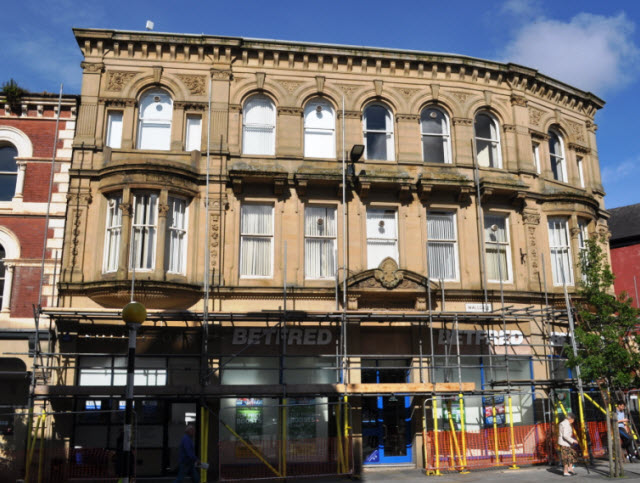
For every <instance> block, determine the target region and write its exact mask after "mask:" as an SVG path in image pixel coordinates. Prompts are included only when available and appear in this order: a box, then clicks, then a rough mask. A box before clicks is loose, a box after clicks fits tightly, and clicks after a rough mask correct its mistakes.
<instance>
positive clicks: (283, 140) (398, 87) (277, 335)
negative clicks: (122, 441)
mask: <svg viewBox="0 0 640 483" xmlns="http://www.w3.org/2000/svg"><path fill="white" fill-rule="evenodd" d="M74 33H75V36H76V39H77V41H78V45H79V47H80V49H81V50H82V53H83V55H84V62H83V64H82V66H83V69H84V73H83V82H82V95H81V104H80V108H79V115H78V126H77V131H76V136H75V139H74V142H73V147H74V151H73V160H72V166H71V171H70V179H71V181H70V187H69V205H68V210H67V228H66V232H65V248H64V254H63V267H62V271H61V279H60V287H59V291H60V309H56V310H52V311H50V312H49V316H50V317H51V318H52V320H53V322H54V325H55V327H56V329H57V335H58V339H57V342H58V345H57V347H58V350H60V352H61V353H64V354H65V356H64V360H65V363H66V364H67V367H69V370H68V371H65V372H64V374H62V373H61V374H60V378H59V379H58V380H56V381H55V382H52V383H50V384H48V385H46V386H42V387H39V388H38V391H37V396H38V397H39V398H43V399H46V400H47V401H50V402H51V404H52V405H53V407H54V408H56V409H75V410H86V411H91V410H96V409H105V408H110V409H112V410H117V409H118V408H119V407H120V405H121V403H120V402H119V401H120V399H121V398H122V394H123V388H122V385H123V384H124V368H125V367H126V361H125V358H124V354H125V353H126V340H125V339H124V336H125V334H126V331H125V329H124V327H123V324H122V322H121V320H120V318H119V311H120V309H121V308H122V307H123V306H124V305H125V304H126V303H127V302H128V301H129V300H130V299H131V289H132V285H133V287H134V297H135V299H136V300H138V301H140V302H142V303H144V304H145V305H146V306H147V308H148V310H149V316H148V320H147V322H145V324H144V325H143V326H142V328H141V329H140V332H139V337H138V354H139V357H138V359H137V361H136V367H137V373H136V374H137V375H136V390H135V394H136V397H137V402H136V411H137V414H138V436H137V438H138V439H137V447H138V449H137V470H138V472H139V474H155V475H157V474H161V473H163V472H165V471H166V468H169V467H171V466H175V464H176V456H177V449H176V446H177V442H178V441H179V434H180V432H181V431H182V427H183V424H184V423H185V422H186V421H189V420H196V421H197V422H201V418H203V417H204V416H201V415H202V414H204V413H201V412H200V411H201V409H202V408H205V409H206V410H207V411H210V414H211V415H212V416H211V420H210V422H209V432H208V433H204V432H203V431H202V425H201V426H200V441H199V444H200V446H201V447H203V441H202V438H204V437H205V436H204V435H206V434H208V442H209V445H208V447H209V452H208V453H209V455H208V457H209V461H210V462H212V463H216V464H212V466H211V468H210V471H211V472H212V473H211V475H213V474H215V472H217V471H220V472H221V476H222V477H225V475H226V476H227V477H229V478H231V477H233V475H236V473H233V471H236V470H237V471H240V473H237V475H240V476H238V477H239V478H241V477H249V476H252V475H251V474H250V468H251V467H252V465H254V466H260V467H261V468H262V469H263V470H264V468H266V466H265V465H263V464H262V463H261V462H260V461H259V460H257V459H255V458H254V455H253V454H252V453H251V452H249V451H248V450H247V449H246V448H245V449H242V448H243V447H242V445H239V446H237V445H236V446H233V444H236V443H237V442H238V440H239V439H238V438H239V437H242V436H243V435H244V438H246V439H249V440H251V441H252V442H253V444H254V448H259V449H260V451H261V452H262V455H263V456H264V458H265V459H266V460H268V461H272V458H275V456H274V455H273V454H271V453H270V451H271V450H269V449H268V447H267V446H268V445H266V443H265V441H270V440H281V439H282V438H283V433H282V431H281V428H280V429H278V427H279V426H278V424H276V423H273V421H276V420H277V419H278V415H280V416H282V414H285V415H286V414H287V413H286V412H284V413H283V412H280V409H279V408H281V407H282V406H283V405H284V404H288V405H296V404H298V405H299V406H300V407H306V408H307V409H306V410H305V411H307V412H304V411H302V410H298V411H297V412H295V411H293V410H292V409H289V413H288V414H289V415H288V416H285V419H286V417H289V418H294V419H295V418H299V419H300V421H303V422H304V421H306V423H304V424H303V423H300V424H297V423H296V424H293V423H291V421H290V427H289V437H290V438H291V439H294V440H295V439H296V438H297V439H299V440H304V441H306V442H307V443H306V444H307V445H311V446H306V447H305V448H306V450H305V451H306V452H303V451H302V450H301V449H300V448H298V450H299V451H298V450H295V451H294V450H292V453H291V455H290V459H289V464H291V462H292V461H294V462H298V463H300V464H302V463H305V464H306V463H309V464H311V463H313V464H317V463H318V461H320V460H322V458H325V457H326V458H329V456H327V455H329V454H330V453H331V451H330V450H328V449H327V450H326V451H325V450H323V449H322V448H321V446H320V443H318V441H331V440H332V438H333V439H334V440H335V438H336V436H337V435H339V434H340V432H341V429H336V428H341V426H340V424H341V423H340V414H339V411H338V412H336V410H335V407H334V406H332V405H333V404H334V403H336V402H337V401H338V400H343V397H344V396H347V397H348V402H349V404H350V407H351V408H352V409H351V410H350V412H349V420H348V421H349V423H348V425H347V433H348V435H349V437H350V438H351V441H352V443H353V446H352V449H353V454H354V461H355V463H354V464H355V466H356V467H358V466H359V465H361V464H363V463H364V464H366V465H377V464H384V463H391V464H394V463H403V464H421V463H420V462H421V458H422V454H421V451H420V444H421V441H422V439H421V438H422V436H421V433H420V430H419V428H420V420H421V411H422V409H421V408H422V404H423V401H424V399H425V397H427V396H429V395H433V394H435V392H434V391H436V392H437V391H444V392H447V391H455V392H458V391H462V392H465V393H470V392H472V391H475V393H476V394H480V393H482V391H491V390H495V389H496V388H497V387H513V386H516V385H518V384H520V386H519V387H527V388H529V389H528V390H530V389H531V386H532V385H533V386H535V387H536V388H538V389H539V390H541V391H544V390H547V389H548V387H549V384H551V383H550V382H549V381H553V380H556V379H560V380H565V379H567V377H568V376H567V374H566V371H565V370H564V366H563V365H562V364H561V363H558V364H553V363H552V364H549V361H553V360H554V359H555V358H556V356H557V355H558V348H557V347H556V343H557V338H558V337H561V336H563V335H564V334H566V332H567V329H566V324H565V323H564V322H563V320H562V317H561V316H560V315H558V313H556V312H554V310H555V309H549V307H556V306H558V307H560V306H562V307H564V305H562V304H564V297H563V290H564V286H565V285H566V286H567V288H568V290H569V292H572V291H574V289H575V286H576V281H577V280H579V278H580V273H579V269H578V268H577V260H578V254H579V252H580V250H582V249H583V247H584V241H585V239H586V238H587V237H593V236H596V235H597V234H605V233H606V232H607V223H606V218H607V213H606V211H605V210H604V204H603V196H604V193H603V188H602V183H601V178H600V170H599V165H598V153H597V148H596V137H595V132H596V125H595V124H594V122H593V118H594V115H595V113H596V111H597V110H598V109H600V108H601V107H602V106H603V102H602V101H601V100H600V99H598V98H597V97H595V96H594V95H592V94H590V93H586V92H583V91H580V90H578V89H575V88H573V87H571V86H569V85H566V84H563V83H561V82H559V81H556V80H554V79H551V78H549V77H546V76H544V75H542V74H540V73H538V72H537V71H535V70H533V69H530V68H527V67H523V66H519V65H514V64H502V63H497V62H490V61H485V60H479V59H474V58H469V57H463V56H456V55H442V54H432V53H423V52H413V51H400V50H386V49H376V48H363V47H348V46H339V45H328V44H327V45H324V44H305V43H296V42H281V41H266V40H253V39H245V38H232V37H216V36H207V35H202V36H200V35H184V34H160V33H154V32H124V31H114V30H94V29H76V30H75V31H74ZM343 177H344V183H343ZM343 196H344V199H343ZM134 273H135V283H134V284H132V277H134ZM501 294H502V296H503V302H501ZM345 301H346V304H345V303H344V302H345ZM345 305H346V306H345ZM205 309H206V310H205ZM549 314H552V315H553V317H547V315H549ZM554 314H555V315H554ZM554 341H555V342H554ZM74 354H75V355H74ZM92 354H93V355H92ZM458 368H460V369H458ZM563 371H564V372H563ZM438 384H439V385H438ZM518 397H519V400H518V401H519V402H518V403H517V407H518V409H517V411H516V413H517V414H516V416H515V417H516V418H517V419H516V422H518V423H520V424H525V423H527V424H530V423H531V424H532V423H534V422H535V421H536V418H537V416H536V411H535V410H534V408H533V402H532V399H533V398H532V397H531V395H530V396H529V397H528V398H527V397H526V396H518ZM308 408H312V409H308ZM473 410H474V409H473V408H470V409H467V411H473ZM475 410H476V411H479V410H481V408H475ZM105 418H106V419H104V420H100V421H99V422H96V421H98V420H97V419H91V418H89V419H86V420H84V419H79V420H78V421H76V422H75V423H74V425H73V427H72V428H70V429H69V434H68V437H69V438H70V441H71V443H70V444H72V445H74V446H76V447H115V444H116V439H117V437H118V435H119V424H121V423H119V422H118V420H117V419H115V418H110V417H109V416H105ZM468 420H469V421H472V420H473V421H475V422H474V423H471V422H470V423H469V424H476V425H477V426H482V424H483V423H482V422H481V421H480V420H479V419H478V418H475V419H474V418H472V417H471V413H468ZM296 421H297V420H296ZM309 421H312V423H309ZM219 423H220V425H219ZM280 426H282V425H281V424H280ZM285 427H286V425H285ZM229 428H230V429H229ZM295 428H298V429H297V430H296V429H295ZM285 432H286V431H285ZM310 441H312V442H315V443H313V444H316V446H313V444H312V443H310ZM218 443H219V444H218ZM292 444H293V443H292ZM310 447H311V448H312V449H309V448H310ZM314 448H315V449H314ZM325 449H326V448H325ZM274 451H275V450H274ZM296 451H297V452H296ZM314 451H315V453H314ZM323 451H325V452H324V453H323ZM274 454H275V453H274ZM323 455H324V456H323ZM252 458H254V459H252ZM296 458H298V459H296ZM305 458H306V459H305ZM218 463H220V464H218ZM278 464H279V465H280V470H279V471H281V470H282V468H281V467H282V465H283V464H284V465H285V466H286V464H287V463H286V462H285V463H283V461H282V459H280V460H279V463H278V462H277V461H276V462H273V465H272V466H274V467H275V466H278ZM234 465H235V466H234ZM347 466H348V465H347ZM316 468H317V466H316ZM344 469H345V468H344V466H343V467H342V470H344ZM338 470H340V465H338ZM242 471H247V472H249V473H246V474H245V473H242ZM265 471H266V472H267V476H268V475H269V471H268V470H265ZM300 471H302V470H300ZM314 471H320V470H314ZM225 472H228V473H225ZM253 476H255V475H253Z"/></svg>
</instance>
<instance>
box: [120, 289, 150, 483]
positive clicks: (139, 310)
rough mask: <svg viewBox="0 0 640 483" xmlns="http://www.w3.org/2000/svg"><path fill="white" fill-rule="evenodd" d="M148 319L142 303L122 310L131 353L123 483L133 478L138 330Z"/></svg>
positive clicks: (128, 375)
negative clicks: (132, 439)
mask: <svg viewBox="0 0 640 483" xmlns="http://www.w3.org/2000/svg"><path fill="white" fill-rule="evenodd" d="M146 318H147V309H146V308H145V307H144V305H142V304H141V303H140V302H134V301H131V302H129V303H128V304H127V305H125V306H124V308H123V309H122V320H124V323H125V324H127V328H128V329H129V351H128V353H127V389H126V392H125V403H126V406H125V411H124V431H123V439H122V452H123V453H124V458H123V459H124V464H125V467H124V471H123V473H124V475H122V476H123V478H122V482H123V483H129V481H130V478H131V476H132V475H131V463H132V456H133V455H132V454H131V434H132V431H131V428H132V426H133V378H134V375H135V366H136V335H137V333H138V328H139V327H140V326H141V325H142V323H143V322H144V321H145V319H146Z"/></svg>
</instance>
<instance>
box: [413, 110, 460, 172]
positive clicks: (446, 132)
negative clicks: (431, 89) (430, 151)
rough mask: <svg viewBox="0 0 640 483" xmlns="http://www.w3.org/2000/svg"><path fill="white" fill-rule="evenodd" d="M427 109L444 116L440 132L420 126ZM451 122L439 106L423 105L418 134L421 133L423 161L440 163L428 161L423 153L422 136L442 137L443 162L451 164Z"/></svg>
mask: <svg viewBox="0 0 640 483" xmlns="http://www.w3.org/2000/svg"><path fill="white" fill-rule="evenodd" d="M427 111H438V112H439V113H440V114H442V117H443V118H444V125H443V126H442V133H433V132H425V130H424V129H423V126H422V116H423V114H424V113H426V112H427ZM450 126H451V124H450V122H449V116H448V115H447V113H446V112H445V111H444V110H442V109H440V108H439V107H436V106H427V107H425V108H424V109H423V110H422V112H421V113H420V135H421V142H422V160H423V161H424V162H425V163H429V162H433V163H436V164H441V163H439V162H438V161H429V160H428V159H427V156H426V153H425V149H424V138H425V137H438V138H441V139H442V144H443V145H444V146H443V151H444V154H443V158H444V160H443V162H444V164H451V163H452V159H453V157H452V156H451V127H450Z"/></svg>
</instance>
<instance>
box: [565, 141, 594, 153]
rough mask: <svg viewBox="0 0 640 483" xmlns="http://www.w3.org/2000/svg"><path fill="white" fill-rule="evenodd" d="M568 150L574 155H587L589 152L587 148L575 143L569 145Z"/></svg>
mask: <svg viewBox="0 0 640 483" xmlns="http://www.w3.org/2000/svg"><path fill="white" fill-rule="evenodd" d="M569 149H572V150H574V151H575V152H576V153H581V154H589V153H590V152H591V149H589V148H588V147H587V146H583V145H581V144H577V143H569Z"/></svg>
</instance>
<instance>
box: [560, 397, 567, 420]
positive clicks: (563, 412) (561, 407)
mask: <svg viewBox="0 0 640 483" xmlns="http://www.w3.org/2000/svg"><path fill="white" fill-rule="evenodd" d="M558 404H560V409H561V410H562V414H564V417H565V418H566V417H567V410H566V409H565V408H564V404H562V401H558Z"/></svg>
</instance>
